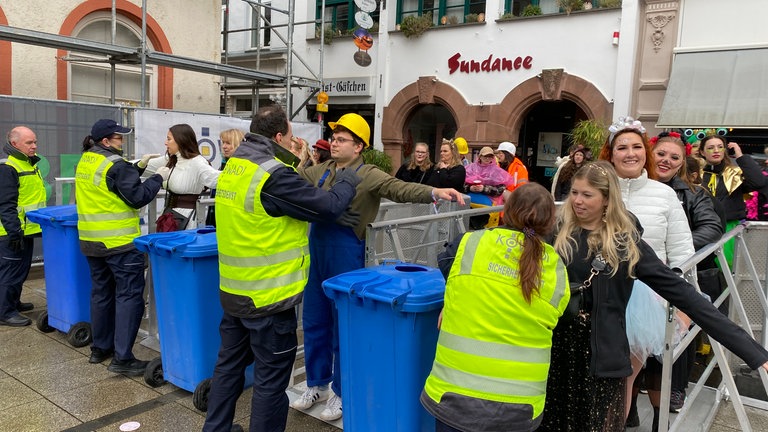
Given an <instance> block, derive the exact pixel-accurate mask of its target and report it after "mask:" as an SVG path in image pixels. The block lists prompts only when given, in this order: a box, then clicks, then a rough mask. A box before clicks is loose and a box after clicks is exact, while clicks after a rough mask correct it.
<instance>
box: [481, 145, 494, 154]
mask: <svg viewBox="0 0 768 432" xmlns="http://www.w3.org/2000/svg"><path fill="white" fill-rule="evenodd" d="M492 154H493V149H492V148H490V147H483V148H481V149H480V156H485V155H492Z"/></svg>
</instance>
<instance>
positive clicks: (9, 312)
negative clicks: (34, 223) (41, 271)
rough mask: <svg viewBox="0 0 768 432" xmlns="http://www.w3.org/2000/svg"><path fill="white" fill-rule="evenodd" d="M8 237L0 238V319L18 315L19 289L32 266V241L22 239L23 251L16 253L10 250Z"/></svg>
mask: <svg viewBox="0 0 768 432" xmlns="http://www.w3.org/2000/svg"><path fill="white" fill-rule="evenodd" d="M9 243H10V242H9V241H8V236H3V237H1V238H0V319H4V320H5V319H8V318H11V317H13V316H16V315H18V314H19V311H18V308H19V302H20V301H21V287H22V286H23V285H24V281H25V280H27V276H29V268H30V266H31V265H32V252H33V251H32V249H33V248H34V239H33V238H32V237H25V238H24V249H23V250H21V251H19V252H16V251H14V250H12V249H11V248H10V245H9Z"/></svg>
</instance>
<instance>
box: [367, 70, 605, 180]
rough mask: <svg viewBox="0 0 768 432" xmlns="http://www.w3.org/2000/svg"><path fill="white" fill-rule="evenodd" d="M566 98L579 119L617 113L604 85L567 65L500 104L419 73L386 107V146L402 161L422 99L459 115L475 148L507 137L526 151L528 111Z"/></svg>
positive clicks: (460, 132) (459, 129) (459, 128)
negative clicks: (479, 100) (471, 99)
mask: <svg viewBox="0 0 768 432" xmlns="http://www.w3.org/2000/svg"><path fill="white" fill-rule="evenodd" d="M563 101H568V102H569V103H572V104H573V106H574V110H573V112H574V114H573V116H574V118H573V122H574V123H575V122H576V121H578V120H582V119H602V120H604V121H608V120H610V119H611V114H612V111H613V107H612V105H611V103H610V102H609V101H608V100H607V99H606V98H605V96H603V94H602V93H601V92H600V90H598V89H597V87H595V86H594V85H593V84H592V83H591V82H589V81H588V80H586V79H584V78H581V77H578V76H575V75H569V74H568V73H566V72H564V71H563V70H562V69H547V70H542V71H541V73H540V74H539V75H537V76H536V77H533V78H530V79H528V80H526V81H523V82H522V83H520V84H519V85H518V86H516V87H515V88H513V89H512V90H511V91H510V92H509V93H508V94H507V95H506V96H505V97H504V98H503V99H502V100H501V102H500V103H499V104H497V105H470V104H469V103H468V102H467V101H466V99H464V97H463V96H462V95H461V93H459V91H458V90H456V89H455V88H454V87H452V86H451V85H449V84H447V83H444V82H442V81H440V80H439V78H437V77H435V76H425V77H419V79H418V81H416V82H414V83H412V84H410V85H408V86H406V87H404V88H403V89H402V90H401V91H400V92H398V93H397V94H396V95H395V96H394V97H393V98H392V100H391V101H390V103H389V105H387V106H386V107H384V110H383V119H382V133H381V140H382V143H383V145H384V151H385V152H386V153H387V154H389V155H390V156H392V159H393V165H394V166H399V164H400V163H402V161H401V160H400V154H401V152H402V150H401V149H402V147H403V145H404V144H405V143H406V142H407V124H408V120H409V118H410V116H411V115H412V112H413V110H414V109H415V108H416V107H418V106H419V105H421V104H439V105H442V106H444V107H445V108H446V109H447V110H448V111H449V112H450V113H451V115H452V116H453V118H454V119H455V120H456V136H462V137H464V138H466V139H467V141H468V142H469V145H470V147H471V148H474V149H479V148H480V147H482V146H484V145H489V146H492V147H494V148H495V147H496V146H497V145H498V143H500V142H502V141H512V142H513V143H515V144H518V147H520V150H519V153H520V154H523V155H526V154H527V153H528V148H529V147H530V146H529V144H528V143H527V142H525V141H524V140H523V139H525V138H527V137H524V136H521V131H522V129H523V128H524V126H525V124H526V114H527V113H529V111H531V110H532V109H534V106H536V105H537V104H538V103H540V102H546V103H555V105H556V103H558V102H563ZM544 106H547V105H544ZM550 106H554V105H550ZM521 140H523V141H522V142H521Z"/></svg>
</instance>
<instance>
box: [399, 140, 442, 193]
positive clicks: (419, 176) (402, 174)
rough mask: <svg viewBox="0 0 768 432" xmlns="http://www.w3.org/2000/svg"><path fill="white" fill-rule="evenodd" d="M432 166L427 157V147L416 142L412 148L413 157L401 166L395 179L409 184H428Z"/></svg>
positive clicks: (430, 160)
mask: <svg viewBox="0 0 768 432" xmlns="http://www.w3.org/2000/svg"><path fill="white" fill-rule="evenodd" d="M433 167H434V164H433V163H432V159H430V157H429V145H427V143H425V142H418V143H416V145H414V146H413V156H411V160H410V161H409V162H406V163H404V164H403V166H401V167H400V169H399V170H397V173H396V174H395V178H398V179H400V180H402V181H406V182H410V183H421V184H429V183H428V182H429V178H430V176H432V168H433Z"/></svg>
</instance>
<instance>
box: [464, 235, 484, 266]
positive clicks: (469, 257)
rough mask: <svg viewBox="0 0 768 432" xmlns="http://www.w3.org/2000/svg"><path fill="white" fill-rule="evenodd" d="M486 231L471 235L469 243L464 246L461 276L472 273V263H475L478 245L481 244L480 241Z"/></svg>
mask: <svg viewBox="0 0 768 432" xmlns="http://www.w3.org/2000/svg"><path fill="white" fill-rule="evenodd" d="M483 234H484V231H475V232H473V233H472V234H470V235H469V238H468V239H467V242H466V243H465V244H464V254H463V256H462V257H461V267H460V270H461V274H470V273H472V263H473V262H474V261H475V252H477V245H479V244H480V239H481V238H483Z"/></svg>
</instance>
